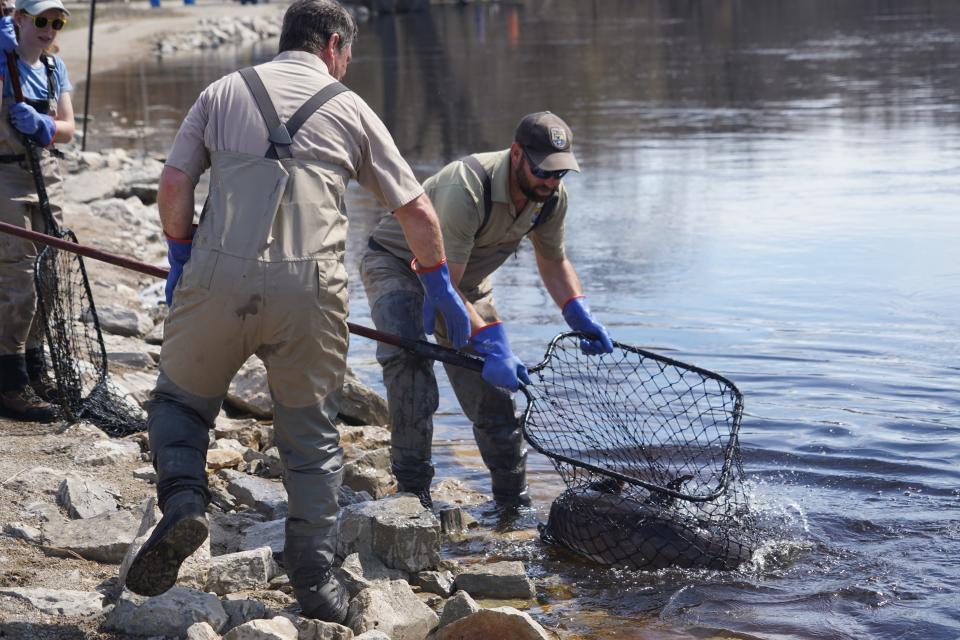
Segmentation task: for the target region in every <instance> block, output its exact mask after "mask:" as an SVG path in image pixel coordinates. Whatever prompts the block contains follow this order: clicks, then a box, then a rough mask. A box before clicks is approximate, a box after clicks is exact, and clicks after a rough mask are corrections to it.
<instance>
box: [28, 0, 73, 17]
mask: <svg viewBox="0 0 960 640" xmlns="http://www.w3.org/2000/svg"><path fill="white" fill-rule="evenodd" d="M16 9H17V11H23V12H25V13H29V14H30V15H32V16H38V15H40V14H41V13H43V12H44V11H49V10H50V9H57V10H58V11H63V13H64V14H66V15H70V12H69V11H67V8H66V7H64V6H63V1H62V0H17V4H16Z"/></svg>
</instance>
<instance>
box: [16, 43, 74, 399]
mask: <svg viewBox="0 0 960 640" xmlns="http://www.w3.org/2000/svg"><path fill="white" fill-rule="evenodd" d="M41 60H42V61H43V63H44V67H45V70H46V77H47V96H48V97H47V99H46V100H33V99H25V98H24V96H23V93H22V90H21V88H20V80H19V75H20V74H19V70H18V68H17V62H16V55H15V54H13V53H9V54H7V57H6V61H5V62H6V67H7V71H6V73H5V74H4V76H5V78H6V79H9V82H10V85H11V87H12V89H13V97H5V98H4V99H3V104H2V107H0V221H2V222H6V223H8V224H13V225H16V226H18V227H22V228H25V229H31V230H34V231H41V232H44V233H57V232H59V226H60V223H61V221H62V216H61V203H62V201H63V186H62V178H61V176H60V169H59V163H58V161H57V158H56V157H54V152H53V150H52V149H51V150H44V149H40V148H38V146H37V145H36V143H34V142H33V141H32V140H30V139H28V138H25V137H24V136H22V135H21V134H20V132H19V131H17V130H16V129H15V128H14V127H13V125H11V124H10V120H9V109H10V106H11V105H13V104H14V103H15V102H26V103H27V104H29V105H30V106H32V107H33V108H34V109H36V110H37V111H38V112H39V113H41V114H44V115H50V116H52V117H53V118H56V116H57V101H56V91H55V88H54V77H53V69H54V66H53V60H52V59H50V57H49V56H47V55H43V56H41ZM37 255H38V248H37V247H36V245H34V244H33V243H32V242H29V241H26V240H21V239H19V238H14V237H12V236H6V235H2V236H0V392H2V391H10V390H16V389H21V388H23V387H24V386H25V385H27V384H28V382H31V381H34V382H39V381H40V380H41V379H44V380H45V379H46V376H45V370H46V366H45V363H44V359H43V326H42V324H41V323H40V322H39V317H38V314H37V313H36V309H37V291H36V288H35V285H34V265H35V264H36V261H37Z"/></svg>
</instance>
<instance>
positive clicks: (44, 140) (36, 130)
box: [10, 102, 57, 147]
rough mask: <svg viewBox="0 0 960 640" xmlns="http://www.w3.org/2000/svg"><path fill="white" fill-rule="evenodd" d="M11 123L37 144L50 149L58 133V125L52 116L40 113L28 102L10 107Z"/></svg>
mask: <svg viewBox="0 0 960 640" xmlns="http://www.w3.org/2000/svg"><path fill="white" fill-rule="evenodd" d="M10 122H11V123H12V124H13V126H14V127H16V129H17V131H19V132H20V133H23V134H25V135H28V136H30V137H31V138H33V139H34V140H35V141H36V142H37V144H39V145H40V146H43V147H49V146H50V143H51V142H53V136H54V134H55V133H56V132H57V123H56V122H54V121H53V118H51V117H50V116H45V115H43V114H42V113H38V112H37V110H36V109H34V108H33V107H31V106H30V105H28V104H27V103H26V102H18V103H16V104H14V105H11V107H10Z"/></svg>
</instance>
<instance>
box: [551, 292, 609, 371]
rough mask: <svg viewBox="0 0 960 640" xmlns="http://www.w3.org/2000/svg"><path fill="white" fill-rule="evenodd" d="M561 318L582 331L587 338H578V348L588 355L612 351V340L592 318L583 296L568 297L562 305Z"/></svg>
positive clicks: (574, 328) (576, 329) (573, 327)
mask: <svg viewBox="0 0 960 640" xmlns="http://www.w3.org/2000/svg"><path fill="white" fill-rule="evenodd" d="M563 319H564V320H566V321H567V324H568V325H569V326H570V328H571V329H573V330H574V331H579V332H580V333H584V334H586V335H587V336H589V337H588V338H580V350H581V351H583V352H584V353H585V354H587V355H588V356H595V355H599V354H601V353H612V352H613V342H611V341H610V335H609V334H608V333H607V330H606V329H605V328H604V327H603V325H602V324H600V323H599V322H597V321H596V320H594V319H593V316H592V315H591V314H590V307H588V306H587V301H586V300H585V299H584V297H583V296H577V297H576V298H570V299H569V300H567V303H566V304H565V305H563Z"/></svg>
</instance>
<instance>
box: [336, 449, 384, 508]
mask: <svg viewBox="0 0 960 640" xmlns="http://www.w3.org/2000/svg"><path fill="white" fill-rule="evenodd" d="M343 484H344V485H345V486H347V487H350V488H351V489H353V490H354V491H366V492H367V493H369V494H370V495H371V496H373V497H374V499H380V498H382V497H383V496H386V495H389V494H391V493H396V490H397V481H396V479H395V478H394V477H393V473H392V472H391V471H390V449H388V448H386V447H384V448H382V449H375V450H373V451H368V452H366V453H364V454H363V455H361V456H360V457H359V458H357V459H356V460H351V461H350V462H348V463H346V464H345V465H343Z"/></svg>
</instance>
